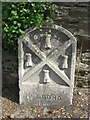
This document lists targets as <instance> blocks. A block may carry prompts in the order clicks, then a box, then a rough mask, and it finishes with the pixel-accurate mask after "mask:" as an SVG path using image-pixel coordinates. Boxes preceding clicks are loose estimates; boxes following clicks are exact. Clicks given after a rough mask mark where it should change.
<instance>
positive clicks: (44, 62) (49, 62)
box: [22, 37, 72, 86]
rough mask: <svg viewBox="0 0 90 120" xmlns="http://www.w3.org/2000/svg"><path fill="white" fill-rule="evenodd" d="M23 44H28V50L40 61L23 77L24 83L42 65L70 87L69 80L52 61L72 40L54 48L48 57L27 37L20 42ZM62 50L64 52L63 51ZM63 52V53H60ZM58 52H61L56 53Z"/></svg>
mask: <svg viewBox="0 0 90 120" xmlns="http://www.w3.org/2000/svg"><path fill="white" fill-rule="evenodd" d="M22 42H24V43H26V42H27V43H28V44H27V46H28V48H29V49H31V50H32V51H33V52H34V53H35V54H36V55H37V56H38V57H39V58H40V59H41V60H42V61H41V62H40V63H39V64H37V65H36V66H35V67H33V68H32V69H31V70H30V71H28V72H27V73H26V74H25V75H24V76H23V77H22V81H25V80H26V79H27V78H28V77H30V76H32V75H33V74H34V73H36V72H37V71H38V70H39V69H41V68H42V67H43V66H44V65H48V66H49V67H50V68H51V69H52V70H53V71H54V72H55V73H56V74H57V75H58V76H59V77H60V78H62V79H63V80H64V81H65V82H66V83H67V84H68V86H70V79H69V78H68V77H67V75H66V74H65V73H64V71H62V70H60V69H59V68H58V67H57V66H56V65H55V63H54V60H55V59H56V58H58V57H59V56H60V55H62V54H63V51H65V50H66V49H67V48H68V47H69V46H70V45H71V44H72V40H71V39H69V40H68V41H66V42H65V43H63V45H62V46H61V45H59V46H58V47H57V48H55V49H54V50H53V51H51V52H50V53H49V54H48V56H47V57H46V55H45V54H44V53H43V52H42V51H41V50H40V49H39V48H38V47H36V46H35V45H34V44H33V43H32V41H31V40H30V39H29V37H27V39H26V38H24V39H23V40H22ZM63 49H64V50H63ZM62 50H63V51H62ZM58 51H61V52H59V53H58ZM54 55H55V56H54Z"/></svg>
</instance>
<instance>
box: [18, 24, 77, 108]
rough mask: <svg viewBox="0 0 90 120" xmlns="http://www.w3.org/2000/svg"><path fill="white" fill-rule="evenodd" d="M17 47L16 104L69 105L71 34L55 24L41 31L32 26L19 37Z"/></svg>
mask: <svg viewBox="0 0 90 120" xmlns="http://www.w3.org/2000/svg"><path fill="white" fill-rule="evenodd" d="M18 48H19V49H18V50H19V55H18V58H19V87H20V104H27V105H28V104H30V105H31V106H37V107H38V106H42V107H50V108H54V107H58V106H61V105H66V106H67V105H71V104H72V98H73V87H74V72H75V59H76V39H75V38H74V36H73V35H72V34H71V33H70V32H69V31H67V30H66V29H64V28H62V27H60V26H58V25H52V24H49V25H47V26H46V27H44V28H43V29H42V31H40V30H39V29H38V28H34V29H32V30H31V29H30V30H28V32H26V35H25V36H20V37H19V40H18ZM27 55H28V58H27ZM26 63H28V64H26Z"/></svg>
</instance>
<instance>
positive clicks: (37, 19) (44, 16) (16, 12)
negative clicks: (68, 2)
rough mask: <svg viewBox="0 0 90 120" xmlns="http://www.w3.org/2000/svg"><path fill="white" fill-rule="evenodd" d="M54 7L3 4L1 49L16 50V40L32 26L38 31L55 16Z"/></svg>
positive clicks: (45, 4) (44, 4)
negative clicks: (37, 27) (36, 27)
mask: <svg viewBox="0 0 90 120" xmlns="http://www.w3.org/2000/svg"><path fill="white" fill-rule="evenodd" d="M55 9H56V5H55V4H53V3H49V2H45V3H42V2H40V3H39V2H35V3H32V2H30V3H29V2H3V3H2V20H3V26H2V27H3V48H4V49H7V50H14V51H16V50H17V40H18V37H19V36H20V35H21V34H24V33H25V32H24V31H25V30H26V29H27V28H29V27H32V26H39V27H40V29H41V28H42V27H43V26H44V25H45V24H46V23H47V22H49V21H50V19H53V18H54V16H55Z"/></svg>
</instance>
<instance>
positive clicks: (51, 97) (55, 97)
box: [27, 93, 62, 101]
mask: <svg viewBox="0 0 90 120" xmlns="http://www.w3.org/2000/svg"><path fill="white" fill-rule="evenodd" d="M27 98H28V99H33V98H36V99H42V100H56V101H57V100H59V101H60V100H61V99H62V98H61V96H60V95H54V94H47V95H44V94H43V95H40V94H31V93H29V95H27Z"/></svg>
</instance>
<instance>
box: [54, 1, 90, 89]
mask: <svg viewBox="0 0 90 120" xmlns="http://www.w3.org/2000/svg"><path fill="white" fill-rule="evenodd" d="M56 4H57V5H58V6H59V9H58V10H56V13H57V15H58V17H57V18H56V19H55V21H54V23H56V24H58V25H61V26H63V27H64V28H66V29H68V30H69V31H70V32H71V33H72V34H73V35H74V36H75V37H76V38H77V64H76V85H77V86H78V87H87V86H88V82H89V81H88V79H89V76H90V75H88V74H89V69H88V68H89V61H90V48H89V45H90V42H89V41H88V3H75V2H74V3H56Z"/></svg>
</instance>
